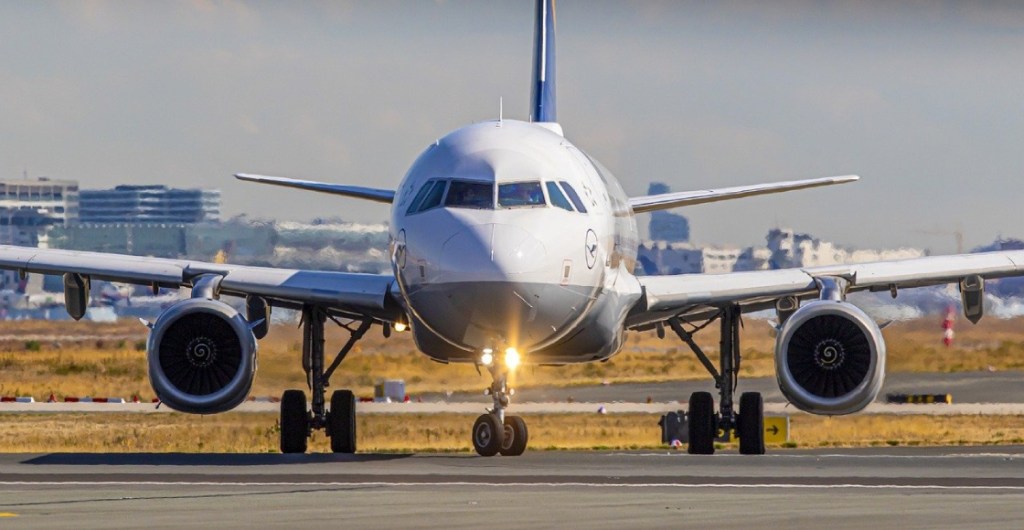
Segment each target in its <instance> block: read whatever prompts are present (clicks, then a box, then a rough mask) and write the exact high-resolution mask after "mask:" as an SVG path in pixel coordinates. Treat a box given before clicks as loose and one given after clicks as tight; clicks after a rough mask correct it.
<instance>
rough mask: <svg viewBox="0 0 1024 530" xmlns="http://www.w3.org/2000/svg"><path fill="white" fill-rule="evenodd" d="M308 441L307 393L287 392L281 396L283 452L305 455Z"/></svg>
mask: <svg viewBox="0 0 1024 530" xmlns="http://www.w3.org/2000/svg"><path fill="white" fill-rule="evenodd" d="M308 439H309V414H307V413H306V393H305V392H303V391H301V390H285V392H284V395H283V396H281V452H282V453H305V452H306V441H307V440H308Z"/></svg>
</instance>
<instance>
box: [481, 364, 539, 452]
mask: <svg viewBox="0 0 1024 530" xmlns="http://www.w3.org/2000/svg"><path fill="white" fill-rule="evenodd" d="M488 369H489V371H490V372H491V376H492V377H493V379H494V381H493V382H492V383H491V386H490V388H488V389H487V392H488V393H489V394H490V395H491V400H492V401H493V403H494V406H493V408H492V409H491V410H489V411H488V412H487V414H482V415H480V417H478V418H477V419H476V421H475V422H474V423H473V432H472V441H473V449H474V450H476V453H477V454H478V455H480V456H494V455H497V454H501V455H502V456H519V455H521V454H523V452H525V451H526V446H527V445H528V443H529V440H530V433H529V430H528V429H527V428H526V421H524V420H523V418H521V417H519V416H507V415H505V408H506V407H508V405H509V401H510V398H511V397H512V394H513V392H512V389H510V388H508V369H507V368H506V367H505V366H501V365H499V363H494V364H493V365H492V366H489V367H488Z"/></svg>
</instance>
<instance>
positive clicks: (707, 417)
mask: <svg viewBox="0 0 1024 530" xmlns="http://www.w3.org/2000/svg"><path fill="white" fill-rule="evenodd" d="M687 414H688V416H689V420H690V421H689V434H690V445H689V447H687V450H686V452H688V453H690V454H691V455H713V454H715V434H717V433H718V429H717V427H716V425H715V401H714V399H713V398H712V397H711V393H709V392H694V393H693V394H690V409H689V411H687Z"/></svg>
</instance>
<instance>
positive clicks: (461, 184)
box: [390, 120, 640, 364]
mask: <svg viewBox="0 0 1024 530" xmlns="http://www.w3.org/2000/svg"><path fill="white" fill-rule="evenodd" d="M555 129H557V125H548V124H535V123H526V122H521V121H513V120H503V121H491V122H484V123H478V124H474V125H470V126H467V127H464V128H461V129H458V130H456V131H454V132H452V133H450V134H448V135H447V136H445V137H444V138H442V139H440V140H438V141H437V142H435V143H434V144H432V145H430V146H429V147H428V148H427V149H426V151H424V152H423V154H421V155H420V156H419V158H418V159H417V160H416V162H415V163H414V164H413V165H412V167H411V168H410V169H409V172H408V173H407V174H406V176H405V179H404V180H403V182H402V184H401V186H400V188H399V189H398V191H397V193H396V196H395V200H394V206H393V208H392V218H391V228H390V230H391V234H390V235H391V241H392V244H391V257H392V267H393V269H394V273H395V277H396V278H397V280H398V285H399V287H400V289H401V292H402V298H403V300H404V303H405V305H406V309H407V310H408V312H409V315H410V317H411V322H410V324H411V327H412V331H413V333H414V336H415V339H416V342H417V345H418V346H419V348H420V349H421V350H422V351H423V352H424V353H425V354H427V355H429V356H431V357H433V358H435V359H438V360H442V361H475V360H477V359H478V358H479V356H480V352H481V351H483V350H484V349H487V348H490V349H493V350H495V351H501V350H503V349H505V348H509V347H513V348H516V349H518V350H519V351H520V352H523V353H524V355H525V360H527V361H529V362H533V363H552V364H559V363H568V362H582V361H590V360H594V359H602V358H606V357H608V356H610V355H612V354H614V353H615V352H616V351H618V349H619V348H620V347H621V344H622V333H623V319H624V318H625V316H626V313H627V312H628V311H629V309H630V308H631V307H632V306H633V305H634V303H635V302H636V300H637V299H638V298H639V296H640V285H639V282H637V280H636V278H635V277H634V276H633V274H632V271H633V267H634V265H635V261H636V251H637V231H636V221H635V219H634V217H633V213H632V211H631V209H630V208H629V205H628V204H627V202H626V200H627V199H626V196H625V193H624V192H623V191H622V188H621V187H620V186H619V184H618V183H617V182H616V181H615V179H614V177H613V176H612V175H611V174H610V173H609V172H608V171H607V170H606V169H604V168H603V167H602V166H601V165H600V164H598V163H597V162H596V161H594V160H592V159H590V158H589V157H588V156H587V155H586V154H584V153H583V152H582V151H580V150H579V149H577V148H576V147H575V146H573V145H572V144H571V143H570V142H569V141H568V140H566V139H565V138H564V137H563V136H562V135H561V134H559V132H556V131H555Z"/></svg>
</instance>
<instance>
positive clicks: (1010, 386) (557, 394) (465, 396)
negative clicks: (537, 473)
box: [421, 368, 1024, 403]
mask: <svg viewBox="0 0 1024 530" xmlns="http://www.w3.org/2000/svg"><path fill="white" fill-rule="evenodd" d="M527 369H528V368H527ZM484 386H485V385H483V384H481V387H480V388H481V392H456V393H453V394H451V395H450V396H449V395H446V394H442V393H428V394H423V396H421V397H422V398H423V400H424V401H437V400H450V401H454V402H480V403H485V402H489V401H490V398H488V397H487V396H484V395H483V392H482V391H483V387H484ZM698 391H707V392H711V393H712V394H715V395H717V394H716V392H717V391H716V390H715V384H714V382H712V381H711V378H710V376H709V377H708V378H707V379H703V380H700V381H672V382H667V383H642V384H630V383H625V384H616V383H614V382H612V384H608V385H598V386H576V387H564V388H550V387H549V388H522V389H518V390H517V391H516V396H515V402H517V403H527V402H565V401H568V400H569V399H570V398H572V399H573V400H574V401H585V402H613V401H622V402H627V403H643V402H645V401H647V399H648V398H651V400H652V401H655V402H659V403H663V402H670V401H686V400H687V399H689V396H690V394H691V393H692V392H698ZM737 392H760V393H761V394H762V395H763V396H764V400H765V402H768V403H784V402H785V401H786V400H785V398H783V397H782V393H781V392H780V391H779V384H778V383H777V382H776V381H775V378H773V377H756V378H748V379H740V382H739V385H738V389H737ZM888 393H901V394H952V395H953V402H954V403H1024V372H1018V371H1012V372H959V373H952V374H936V373H889V374H886V376H885V384H884V385H883V386H882V391H881V392H880V393H879V396H878V397H879V401H885V395H886V394H888Z"/></svg>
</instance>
